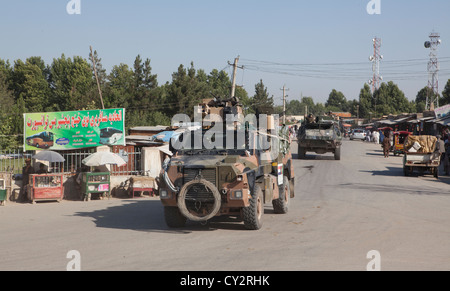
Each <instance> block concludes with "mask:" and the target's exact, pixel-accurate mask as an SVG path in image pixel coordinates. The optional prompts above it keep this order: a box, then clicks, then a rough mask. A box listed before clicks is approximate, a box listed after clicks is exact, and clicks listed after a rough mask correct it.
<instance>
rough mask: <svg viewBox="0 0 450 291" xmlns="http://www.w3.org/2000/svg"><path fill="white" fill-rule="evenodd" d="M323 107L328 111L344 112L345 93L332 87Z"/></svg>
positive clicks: (346, 108)
mask: <svg viewBox="0 0 450 291" xmlns="http://www.w3.org/2000/svg"><path fill="white" fill-rule="evenodd" d="M325 107H326V108H327V110H329V111H344V112H345V111H347V110H348V104H347V98H345V95H344V94H343V93H342V92H340V91H336V89H333V90H332V91H331V93H330V95H329V96H328V100H327V102H326V103H325Z"/></svg>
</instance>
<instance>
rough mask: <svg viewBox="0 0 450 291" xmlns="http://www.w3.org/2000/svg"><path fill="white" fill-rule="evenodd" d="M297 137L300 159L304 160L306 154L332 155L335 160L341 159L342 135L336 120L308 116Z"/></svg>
mask: <svg viewBox="0 0 450 291" xmlns="http://www.w3.org/2000/svg"><path fill="white" fill-rule="evenodd" d="M297 136H298V156H299V158H300V159H304V158H305V157H306V153H307V152H315V153H316V154H325V153H333V154H334V159H335V160H340V159H341V146H342V133H341V130H340V129H339V124H338V122H337V121H336V120H334V119H332V118H329V117H317V118H313V117H312V116H309V118H307V119H306V121H305V123H304V124H303V125H302V126H301V127H300V129H299V132H298V134H297Z"/></svg>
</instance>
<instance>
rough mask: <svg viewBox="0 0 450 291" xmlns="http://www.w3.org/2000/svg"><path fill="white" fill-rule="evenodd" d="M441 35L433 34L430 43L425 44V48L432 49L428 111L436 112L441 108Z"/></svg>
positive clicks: (429, 66)
mask: <svg viewBox="0 0 450 291" xmlns="http://www.w3.org/2000/svg"><path fill="white" fill-rule="evenodd" d="M440 37H441V36H440V35H439V33H435V32H433V33H431V34H430V41H426V42H425V48H429V49H430V61H429V62H428V89H429V90H428V94H427V103H426V107H425V109H426V110H434V109H435V108H438V107H439V98H438V95H439V78H438V72H439V61H438V58H437V47H438V45H440V44H441V40H440Z"/></svg>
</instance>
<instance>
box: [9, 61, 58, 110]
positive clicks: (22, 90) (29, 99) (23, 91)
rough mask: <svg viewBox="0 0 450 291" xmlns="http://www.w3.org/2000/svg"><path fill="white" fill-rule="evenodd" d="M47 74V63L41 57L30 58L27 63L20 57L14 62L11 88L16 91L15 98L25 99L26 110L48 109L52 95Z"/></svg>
mask: <svg viewBox="0 0 450 291" xmlns="http://www.w3.org/2000/svg"><path fill="white" fill-rule="evenodd" d="M47 75H48V74H47V72H46V68H45V64H44V62H43V61H42V60H41V59H40V58H39V57H32V58H29V59H27V60H26V62H25V63H24V62H23V61H22V60H20V59H19V60H16V61H15V62H14V70H13V71H12V74H11V76H10V88H11V89H12V90H13V92H14V96H15V100H18V99H19V98H22V99H23V100H24V102H25V105H26V111H28V112H43V111H46V109H47V105H48V104H49V100H48V96H49V95H50V87H49V84H48V80H47V79H46V76H47Z"/></svg>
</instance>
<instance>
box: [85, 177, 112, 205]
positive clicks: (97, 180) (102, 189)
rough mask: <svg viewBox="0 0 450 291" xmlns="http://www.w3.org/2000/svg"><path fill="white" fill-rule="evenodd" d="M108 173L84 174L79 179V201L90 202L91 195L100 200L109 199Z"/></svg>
mask: <svg viewBox="0 0 450 291" xmlns="http://www.w3.org/2000/svg"><path fill="white" fill-rule="evenodd" d="M110 185H111V184H110V173H109V172H101V173H100V172H85V173H82V178H81V200H83V201H90V200H91V197H92V195H93V194H94V195H98V196H99V197H100V199H102V198H105V197H106V196H108V199H109V198H110V197H111V191H110Z"/></svg>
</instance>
